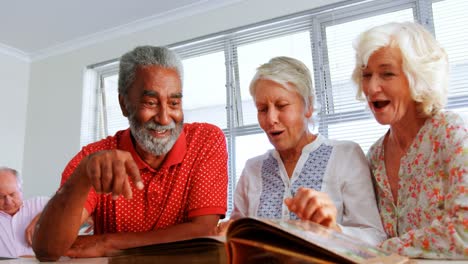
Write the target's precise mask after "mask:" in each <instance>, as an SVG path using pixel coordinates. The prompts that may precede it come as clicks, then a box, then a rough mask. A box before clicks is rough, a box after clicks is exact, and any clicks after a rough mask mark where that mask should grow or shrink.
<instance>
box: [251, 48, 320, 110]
mask: <svg viewBox="0 0 468 264" xmlns="http://www.w3.org/2000/svg"><path fill="white" fill-rule="evenodd" d="M259 79H264V80H271V81H274V82H276V83H279V84H281V85H282V86H283V87H285V88H286V89H293V90H295V91H297V92H298V93H299V94H300V95H301V96H302V98H303V99H304V104H305V106H306V108H307V107H309V106H310V107H311V108H312V109H313V107H314V98H315V97H314V94H315V91H314V87H313V84H312V78H311V76H310V71H309V69H308V68H307V66H306V65H305V64H304V63H302V62H301V61H299V60H296V59H294V58H290V57H284V56H283V57H275V58H272V59H271V60H270V61H269V62H267V63H265V64H262V65H260V67H258V68H257V73H256V74H255V76H254V77H253V79H252V81H251V82H250V87H249V91H250V95H252V97H253V98H254V100H255V89H256V86H255V84H256V82H257V81H258V80H259Z"/></svg>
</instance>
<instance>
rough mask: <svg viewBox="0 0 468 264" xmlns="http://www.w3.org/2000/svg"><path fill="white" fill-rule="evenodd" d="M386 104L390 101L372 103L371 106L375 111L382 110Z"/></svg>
mask: <svg viewBox="0 0 468 264" xmlns="http://www.w3.org/2000/svg"><path fill="white" fill-rule="evenodd" d="M388 104H390V101H388V100H385V101H374V102H372V105H373V106H374V108H376V109H382V108H384V107H386V106H387V105H388Z"/></svg>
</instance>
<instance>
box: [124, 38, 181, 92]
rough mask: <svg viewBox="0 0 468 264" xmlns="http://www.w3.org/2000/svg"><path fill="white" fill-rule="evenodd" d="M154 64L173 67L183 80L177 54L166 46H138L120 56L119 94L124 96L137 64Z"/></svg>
mask: <svg viewBox="0 0 468 264" xmlns="http://www.w3.org/2000/svg"><path fill="white" fill-rule="evenodd" d="M146 65H156V66H161V67H164V68H170V69H175V70H176V71H177V73H178V74H179V78H180V81H181V83H182V80H183V66H182V61H181V60H180V58H179V56H178V55H177V54H176V53H175V52H173V51H171V50H170V49H168V48H166V47H154V46H140V47H136V48H135V49H134V50H132V51H129V52H127V53H125V54H124V55H123V56H122V57H121V58H120V69H119V94H120V95H123V96H124V97H125V96H126V95H127V93H128V89H129V88H130V86H131V85H132V83H133V81H134V80H135V71H136V69H137V67H138V66H146Z"/></svg>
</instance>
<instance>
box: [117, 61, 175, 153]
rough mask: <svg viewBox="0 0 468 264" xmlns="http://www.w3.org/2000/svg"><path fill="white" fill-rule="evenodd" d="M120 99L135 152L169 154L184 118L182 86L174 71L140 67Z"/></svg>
mask: <svg viewBox="0 0 468 264" xmlns="http://www.w3.org/2000/svg"><path fill="white" fill-rule="evenodd" d="M119 98H120V105H121V108H122V111H123V113H124V115H125V116H127V117H128V119H129V122H130V129H131V131H132V135H133V136H134V137H135V140H136V142H137V151H143V152H144V153H149V154H152V155H155V156H161V155H165V154H166V153H167V152H169V150H170V149H171V148H172V146H173V145H174V143H175V142H176V140H177V138H178V137H179V135H180V133H181V131H182V127H183V117H184V116H183V112H182V85H181V81H180V78H179V75H178V74H177V72H176V70H175V69H168V68H163V67H160V66H155V65H149V66H140V67H138V68H137V70H136V73H135V81H134V82H133V84H132V86H131V87H130V89H129V92H128V95H127V100H125V99H124V98H123V97H119ZM126 104H127V105H128V106H127V105H126Z"/></svg>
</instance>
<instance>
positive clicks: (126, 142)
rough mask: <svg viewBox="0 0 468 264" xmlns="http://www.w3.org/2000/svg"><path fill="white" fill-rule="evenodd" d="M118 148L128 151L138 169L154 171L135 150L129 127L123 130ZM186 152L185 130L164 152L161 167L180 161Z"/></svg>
mask: <svg viewBox="0 0 468 264" xmlns="http://www.w3.org/2000/svg"><path fill="white" fill-rule="evenodd" d="M118 148H119V149H122V150H125V151H128V152H130V154H131V155H132V157H133V160H134V161H135V163H136V165H137V166H138V169H140V170H141V169H144V168H148V169H149V170H151V171H155V170H154V169H153V168H152V167H151V166H149V165H148V164H147V163H146V162H145V161H143V160H142V159H141V157H140V155H138V153H137V152H136V149H135V146H134V145H133V142H132V136H131V132H130V128H128V129H127V130H125V131H123V133H122V137H121V140H120V141H119V143H118ZM186 152H187V139H186V135H185V130H182V132H181V133H180V135H179V138H178V139H177V140H176V142H175V143H174V146H172V148H171V150H169V152H168V153H167V154H166V158H165V159H164V161H163V164H162V165H161V167H170V166H173V165H176V164H179V163H181V162H182V160H183V159H184V157H185V153H186Z"/></svg>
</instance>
